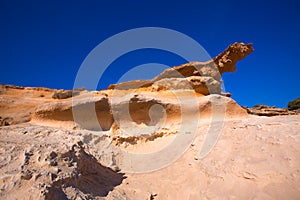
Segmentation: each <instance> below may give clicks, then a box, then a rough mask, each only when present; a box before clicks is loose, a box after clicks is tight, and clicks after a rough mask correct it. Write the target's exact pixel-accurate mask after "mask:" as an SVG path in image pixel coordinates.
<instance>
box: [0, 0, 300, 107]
mask: <svg viewBox="0 0 300 200" xmlns="http://www.w3.org/2000/svg"><path fill="white" fill-rule="evenodd" d="M299 5H300V4H299V3H298V2H297V1H288V0H285V1H281V0H280V1H264V2H263V1H256V0H255V1H244V2H243V1H200V0H197V1H157V0H151V1H130V0H129V1H114V0H112V1H108V0H103V1H25V0H24V1H15V0H1V1H0V44H1V45H0V51H1V52H0V53H1V54H0V68H1V73H0V83H5V84H14V85H22V86H41V87H50V88H64V89H71V88H72V87H73V84H74V80H75V77H76V73H77V71H78V69H79V67H80V65H81V63H82V62H83V60H84V59H85V57H86V56H87V55H88V53H89V52H90V51H91V50H92V49H93V48H95V47H96V46H97V45H98V44H99V43H100V42H102V41H104V40H105V39H107V38H108V37H110V36H112V35H114V34H117V33H119V32H122V31H125V30H128V29H133V28H138V27H148V26H152V27H164V28H169V29H174V30H176V31H179V32H182V33H184V34H186V35H188V36H190V37H192V38H193V39H195V40H196V41H197V42H199V43H200V44H201V45H202V46H203V47H204V48H205V49H206V51H207V52H208V53H209V54H210V55H211V57H214V56H215V55H217V54H218V53H220V52H222V51H223V50H224V49H225V48H226V47H227V46H228V45H229V44H231V43H233V42H235V41H238V42H246V43H248V42H252V43H253V46H254V49H255V52H254V53H252V54H251V55H250V56H248V57H247V58H246V59H244V60H242V61H241V62H239V63H238V64H237V71H236V72H235V73H229V74H224V77H223V79H224V81H225V88H226V91H228V92H230V93H232V94H233V96H232V98H233V99H235V100H236V101H237V102H238V103H239V104H240V105H246V106H253V105H255V104H259V103H262V104H268V105H275V106H279V107H285V106H286V105H287V102H288V101H290V100H292V99H295V98H296V97H299V96H300V89H299V75H300V64H299V57H300V56H299V55H300V54H299V53H300V51H299V46H300V12H299V10H300V6H299ZM150 62H157V63H163V64H166V65H168V66H173V65H179V64H182V63H183V62H184V60H183V59H181V58H178V57H176V56H175V55H173V54H170V53H168V52H163V51H159V50H148V51H147V50H144V51H136V52H132V53H129V54H128V55H124V56H122V57H120V59H118V60H116V62H114V63H113V64H112V65H111V66H110V67H109V69H108V70H107V72H106V74H107V76H106V78H103V79H101V83H99V88H103V87H106V86H108V85H109V84H110V83H114V82H116V81H118V80H119V78H120V77H121V76H122V73H125V72H126V71H127V70H130V68H131V67H133V66H136V65H140V64H143V63H150ZM137 78H139V77H137Z"/></svg>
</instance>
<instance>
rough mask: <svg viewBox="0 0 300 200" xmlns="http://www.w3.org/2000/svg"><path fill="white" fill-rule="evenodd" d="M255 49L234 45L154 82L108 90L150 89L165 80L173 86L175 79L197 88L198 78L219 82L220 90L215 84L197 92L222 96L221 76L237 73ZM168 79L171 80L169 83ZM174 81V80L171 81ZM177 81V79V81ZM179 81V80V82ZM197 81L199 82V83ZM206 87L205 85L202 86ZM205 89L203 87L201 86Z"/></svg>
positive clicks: (153, 80)
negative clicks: (209, 58)
mask: <svg viewBox="0 0 300 200" xmlns="http://www.w3.org/2000/svg"><path fill="white" fill-rule="evenodd" d="M253 51H254V50H253V47H252V44H244V43H237V42H236V43H234V44H232V45H230V46H229V47H227V48H226V49H225V51H224V52H223V53H221V54H219V55H218V56H216V57H215V58H213V59H211V60H209V61H206V62H190V63H186V64H183V65H180V66H175V67H173V68H169V69H166V70H164V71H163V72H162V73H161V74H159V75H158V76H156V77H154V78H153V79H152V80H142V81H141V80H136V81H129V82H125V83H119V84H112V85H110V86H109V87H108V89H119V90H122V89H124V90H128V89H137V88H142V87H149V86H151V85H153V84H156V85H157V84H159V83H156V82H158V81H161V80H163V79H164V83H167V82H169V84H173V85H174V83H172V81H174V78H177V79H181V81H180V82H181V83H182V80H184V78H186V81H187V82H188V83H190V85H191V87H194V86H195V80H196V76H197V77H202V79H201V78H199V81H200V82H206V81H205V80H208V79H210V80H209V82H210V83H211V82H213V81H217V82H218V85H219V86H218V89H216V85H217V84H216V83H214V84H213V87H212V88H210V86H211V85H210V84H207V85H206V88H207V89H204V90H203V89H201V90H196V91H197V92H199V93H201V92H204V93H205V95H207V94H220V93H221V80H220V79H221V76H222V74H223V73H224V72H235V70H236V63H237V62H238V61H239V60H242V59H243V58H245V57H246V56H247V55H249V54H250V53H252V52H253ZM168 79H170V80H169V81H168ZM171 79H172V80H171ZM175 80H176V79H175ZM177 81H178V80H177ZM199 81H197V82H199ZM202 85H204V84H202ZM201 87H202V88H203V86H201ZM168 88H169V89H186V88H187V84H186V83H185V84H179V85H178V86H176V87H168Z"/></svg>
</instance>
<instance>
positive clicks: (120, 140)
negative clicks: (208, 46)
mask: <svg viewBox="0 0 300 200" xmlns="http://www.w3.org/2000/svg"><path fill="white" fill-rule="evenodd" d="M252 51H253V48H252V45H251V44H247V45H246V44H243V43H234V44H232V45H230V46H229V47H228V48H227V49H226V50H225V51H224V52H223V53H221V54H220V55H218V56H216V57H215V58H213V59H212V60H210V61H207V62H191V63H187V64H184V65H180V66H177V67H174V68H172V69H167V70H165V71H163V72H162V73H161V74H160V75H158V76H156V77H155V78H153V79H152V80H134V81H129V82H126V83H120V84H115V85H111V86H110V87H109V89H107V90H102V91H93V92H89V91H78V93H77V95H76V96H74V95H72V96H71V93H72V91H64V90H52V89H45V88H27V87H17V86H5V85H0V125H1V127H0V138H1V140H0V199H107V200H110V199H111V200H113V199H120V200H123V199H124V200H125V199H222V198H227V197H228V198H232V199H274V198H278V199H299V193H300V190H299V188H300V187H299V183H300V173H299V166H300V163H299V161H300V159H299V155H300V146H299V140H300V137H299V130H300V127H299V119H300V116H299V115H293V116H277V117H268V118H267V117H259V116H251V117H249V115H248V113H247V111H248V112H249V113H251V114H253V113H256V114H258V115H267V116H273V115H275V114H274V113H276V115H278V114H279V115H285V114H286V112H292V111H287V110H286V109H284V110H283V109H277V108H272V107H267V106H257V107H255V108H253V109H247V110H246V109H243V108H242V107H241V106H239V105H238V104H237V103H236V102H235V101H234V100H233V99H231V98H229V97H226V96H225V95H222V93H221V91H222V90H221V81H220V80H221V76H222V74H223V73H225V72H232V71H235V65H236V63H237V61H239V60H240V59H243V58H244V57H245V56H247V55H248V54H250V53H251V52H252ZM254 109H255V110H254ZM162 186H163V187H162ZM279 191H280V192H279Z"/></svg>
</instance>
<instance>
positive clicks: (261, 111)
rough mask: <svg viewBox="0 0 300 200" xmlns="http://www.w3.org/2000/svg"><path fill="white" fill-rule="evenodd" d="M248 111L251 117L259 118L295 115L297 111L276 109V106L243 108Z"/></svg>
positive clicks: (260, 105)
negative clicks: (256, 116)
mask: <svg viewBox="0 0 300 200" xmlns="http://www.w3.org/2000/svg"><path fill="white" fill-rule="evenodd" d="M243 108H245V109H246V110H247V112H248V113H249V114H251V115H258V116H268V117H271V116H277V115H295V114H297V112H296V111H290V110H288V109H287V108H276V107H275V106H267V105H262V104H259V105H255V106H253V108H248V107H245V106H244V107H243Z"/></svg>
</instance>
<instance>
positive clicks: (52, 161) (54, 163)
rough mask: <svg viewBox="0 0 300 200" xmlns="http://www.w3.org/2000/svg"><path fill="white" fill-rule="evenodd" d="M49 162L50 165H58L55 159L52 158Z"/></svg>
mask: <svg viewBox="0 0 300 200" xmlns="http://www.w3.org/2000/svg"><path fill="white" fill-rule="evenodd" d="M49 164H50V166H57V162H56V161H54V160H51V161H50V163H49Z"/></svg>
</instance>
